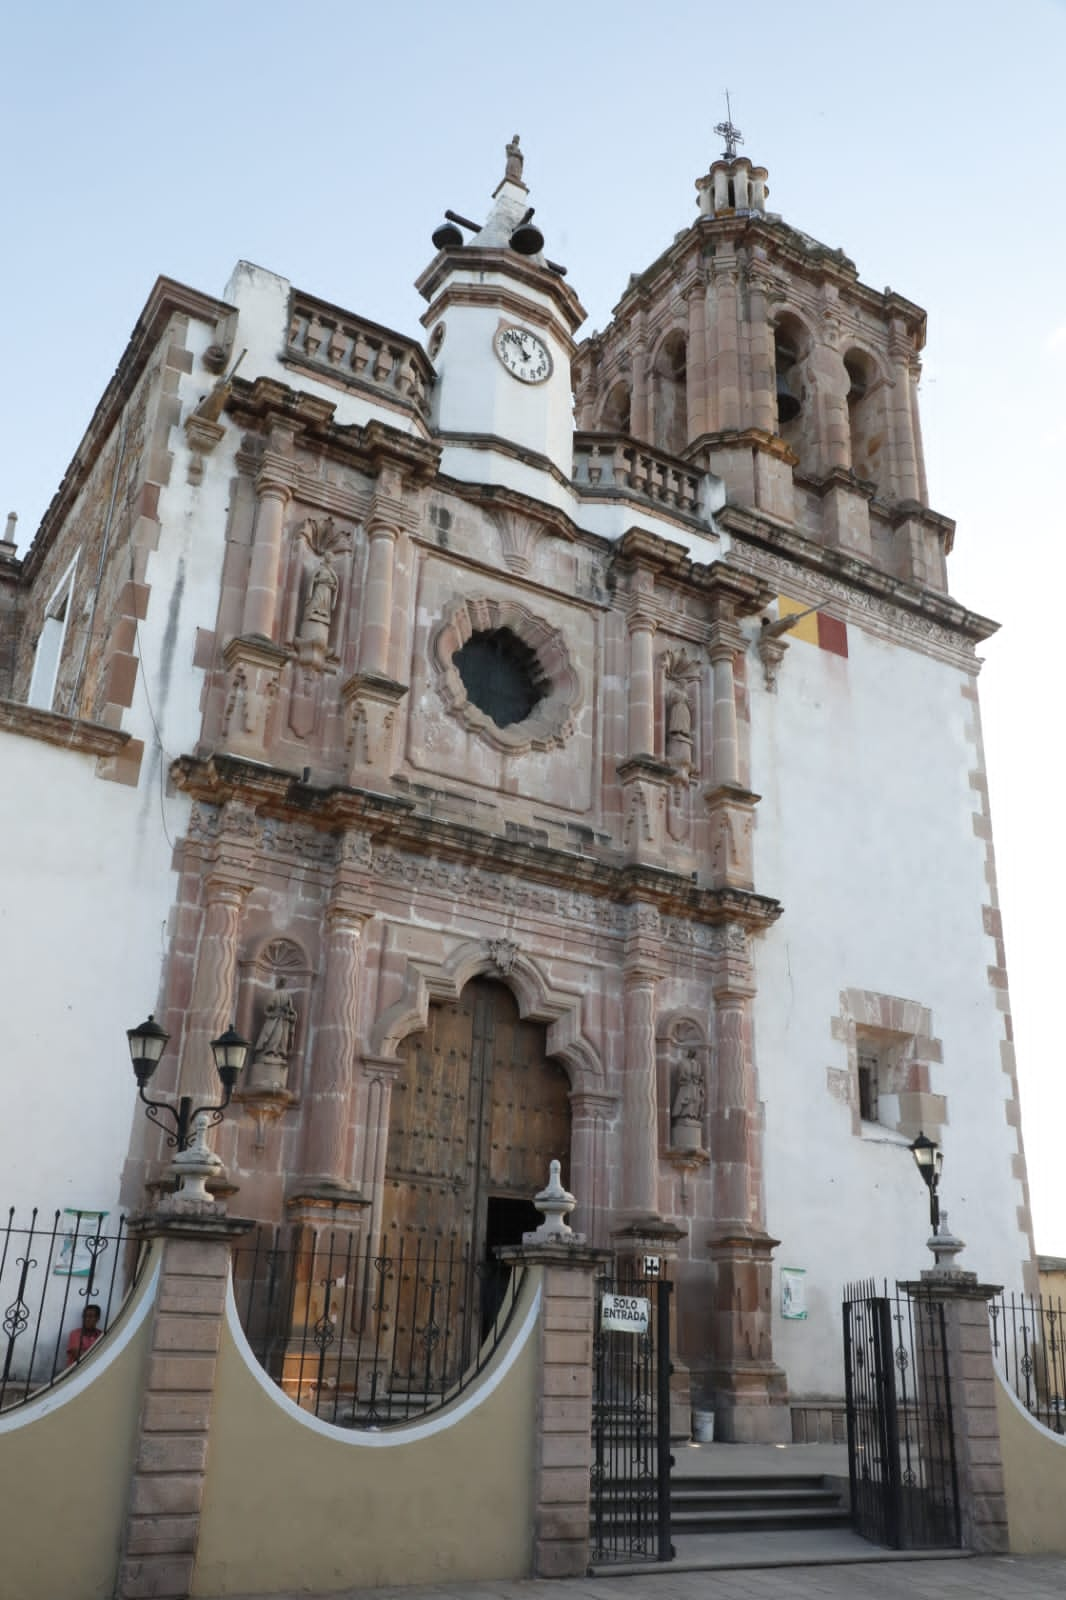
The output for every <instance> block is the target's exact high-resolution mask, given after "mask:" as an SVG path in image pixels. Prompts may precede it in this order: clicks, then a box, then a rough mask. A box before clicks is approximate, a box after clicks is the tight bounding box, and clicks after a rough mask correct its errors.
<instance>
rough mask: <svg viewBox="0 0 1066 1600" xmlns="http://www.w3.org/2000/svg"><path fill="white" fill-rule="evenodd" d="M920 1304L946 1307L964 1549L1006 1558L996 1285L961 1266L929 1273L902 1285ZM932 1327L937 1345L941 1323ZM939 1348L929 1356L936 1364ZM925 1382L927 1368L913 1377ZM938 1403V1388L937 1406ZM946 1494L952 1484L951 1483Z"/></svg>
mask: <svg viewBox="0 0 1066 1600" xmlns="http://www.w3.org/2000/svg"><path fill="white" fill-rule="evenodd" d="M900 1288H901V1289H905V1290H906V1291H907V1293H908V1294H909V1295H911V1296H912V1297H914V1298H915V1299H916V1300H917V1301H918V1302H919V1304H918V1305H917V1306H916V1308H915V1313H916V1315H921V1312H922V1307H923V1304H928V1303H932V1304H933V1305H939V1306H942V1307H943V1311H944V1337H945V1340H946V1346H947V1370H948V1382H949V1385H950V1390H951V1426H952V1433H953V1435H954V1444H955V1471H956V1477H957V1482H958V1491H959V1515H960V1521H961V1531H962V1544H963V1548H964V1549H966V1550H973V1551H976V1552H978V1553H979V1554H981V1555H1002V1554H1005V1553H1006V1551H1007V1550H1008V1549H1009V1539H1008V1529H1007V1499H1006V1491H1005V1488H1004V1482H1003V1456H1002V1451H1001V1448H1000V1437H999V1419H998V1415H997V1412H996V1372H995V1364H994V1360H993V1356H992V1339H991V1335H990V1333H989V1327H988V1302H989V1300H991V1299H993V1298H994V1297H995V1296H996V1295H997V1294H999V1293H1000V1288H999V1286H998V1285H995V1284H986V1283H978V1281H977V1274H976V1273H975V1272H964V1271H962V1270H961V1269H959V1268H958V1267H946V1268H934V1269H933V1270H931V1271H926V1272H923V1273H922V1274H921V1276H920V1278H919V1280H918V1282H916V1283H903V1284H900ZM927 1329H928V1330H929V1331H931V1333H932V1336H933V1338H934V1341H935V1342H936V1343H937V1344H938V1343H939V1319H935V1318H930V1319H929V1322H928V1324H927ZM938 1354H939V1351H938V1350H936V1349H934V1350H931V1351H930V1352H929V1357H930V1359H931V1360H933V1361H936V1358H937V1356H938ZM915 1378H916V1381H917V1382H918V1383H919V1384H920V1383H921V1382H922V1378H923V1374H922V1373H921V1371H919V1372H917V1373H916V1374H915ZM938 1398H939V1387H938V1390H937V1394H936V1396H935V1397H934V1404H935V1403H936V1400H937V1399H938ZM945 1492H948V1486H947V1485H945Z"/></svg>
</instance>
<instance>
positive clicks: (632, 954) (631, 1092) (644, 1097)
mask: <svg viewBox="0 0 1066 1600" xmlns="http://www.w3.org/2000/svg"><path fill="white" fill-rule="evenodd" d="M633 914H634V915H635V917H636V918H637V920H638V924H640V923H645V924H647V926H639V925H638V927H637V928H636V929H634V931H633V933H632V934H631V935H630V937H629V940H628V941H627V948H626V956H625V968H624V972H623V978H622V983H623V990H622V1033H623V1043H624V1050H625V1060H624V1063H623V1071H622V1192H621V1196H620V1207H619V1209H620V1211H621V1213H622V1215H623V1216H624V1217H625V1218H626V1220H627V1221H628V1222H634V1223H639V1224H644V1223H645V1222H651V1221H653V1220H655V1221H657V1220H658V1217H659V1106H658V1077H657V1071H656V1054H655V1016H656V993H655V991H656V988H657V985H658V982H659V978H660V976H661V967H660V964H659V959H658V944H659V938H658V930H657V924H658V920H659V919H658V913H657V912H656V911H655V909H654V908H653V907H650V906H637V907H635V908H634V911H633Z"/></svg>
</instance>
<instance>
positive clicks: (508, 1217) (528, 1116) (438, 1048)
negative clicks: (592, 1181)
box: [384, 978, 570, 1264]
mask: <svg viewBox="0 0 1066 1600" xmlns="http://www.w3.org/2000/svg"><path fill="white" fill-rule="evenodd" d="M401 1059H402V1061H403V1067H402V1070H401V1072H400V1075H399V1077H398V1079H397V1080H396V1082H395V1083H394V1085H393V1089H392V1114H391V1118H390V1123H389V1140H388V1153H387V1157H386V1172H385V1206H384V1227H385V1240H384V1245H385V1248H386V1249H387V1250H389V1251H393V1250H395V1249H396V1248H397V1247H398V1246H399V1244H400V1242H401V1240H402V1241H403V1243H404V1248H405V1251H407V1250H409V1249H411V1248H412V1247H413V1246H414V1245H415V1244H416V1243H417V1241H419V1240H421V1241H423V1243H424V1242H425V1241H427V1240H432V1239H437V1240H442V1241H443V1240H453V1239H454V1240H455V1241H456V1242H457V1244H458V1245H459V1246H460V1247H461V1248H462V1249H464V1250H468V1251H469V1252H470V1253H471V1255H472V1257H473V1259H474V1260H476V1261H480V1262H483V1263H486V1264H488V1263H491V1261H492V1260H493V1257H492V1250H493V1249H494V1247H495V1246H497V1245H502V1244H517V1243H519V1242H520V1241H521V1236H522V1233H523V1232H524V1231H526V1230H528V1229H531V1228H535V1227H536V1226H537V1225H538V1223H539V1221H540V1220H541V1219H540V1215H539V1213H538V1212H537V1211H536V1209H535V1207H534V1206H533V1204H532V1197H533V1195H534V1194H536V1193H537V1191H538V1190H540V1189H543V1187H544V1185H545V1184H546V1183H547V1181H548V1163H549V1162H550V1161H551V1160H552V1159H556V1160H558V1161H560V1162H561V1163H562V1169H563V1182H564V1183H566V1182H567V1180H568V1178H569V1165H570V1098H569V1083H568V1080H567V1076H566V1073H565V1072H564V1071H563V1069H562V1068H561V1067H560V1066H559V1065H557V1064H556V1063H555V1062H553V1061H550V1060H549V1059H548V1057H547V1054H546V1048H545V1029H544V1026H543V1024H541V1023H536V1022H524V1021H523V1020H522V1018H521V1017H520V1016H519V1014H518V1007H517V1005H516V1003H515V999H514V996H513V995H512V993H511V991H510V990H509V989H508V988H507V987H506V985H504V984H502V983H496V982H494V981H492V980H491V979H488V978H476V979H474V981H473V982H471V983H468V984H467V986H466V988H465V989H464V990H463V992H462V994H461V995H460V996H459V997H458V999H457V1000H450V1001H444V1002H442V1003H438V1004H434V1005H433V1006H431V1007H430V1013H429V1021H428V1025H427V1027H426V1029H425V1032H424V1033H419V1034H415V1035H412V1037H411V1038H409V1039H408V1040H407V1041H406V1042H405V1045H404V1047H403V1049H402V1050H401Z"/></svg>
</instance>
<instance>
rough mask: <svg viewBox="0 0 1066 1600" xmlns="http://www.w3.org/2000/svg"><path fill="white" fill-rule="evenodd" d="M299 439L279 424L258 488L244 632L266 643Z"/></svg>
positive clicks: (274, 611) (274, 609)
mask: <svg viewBox="0 0 1066 1600" xmlns="http://www.w3.org/2000/svg"><path fill="white" fill-rule="evenodd" d="M295 437H296V430H295V429H294V428H292V427H289V426H287V425H286V424H282V423H275V425H274V426H273V427H272V428H271V430H270V438H269V440H268V443H267V448H266V450H265V452H264V455H263V460H262V464H261V466H260V470H259V476H258V478H257V480H256V486H255V487H256V494H257V496H258V501H259V503H258V507H257V509H256V517H255V537H254V540H253V542H252V553H251V559H250V561H249V565H248V587H247V589H246V590H245V596H244V619H243V625H242V628H241V631H242V633H244V634H246V635H248V634H254V635H257V636H258V637H259V638H262V639H273V638H274V626H275V620H276V616H277V605H278V577H279V573H280V570H281V545H282V534H283V531H284V525H285V508H286V506H287V505H288V504H289V501H290V500H291V499H292V493H293V488H294V487H295V483H296V474H295V466H294V463H293V459H292V456H293V446H294V442H295Z"/></svg>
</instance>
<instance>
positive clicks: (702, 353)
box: [688, 280, 714, 439]
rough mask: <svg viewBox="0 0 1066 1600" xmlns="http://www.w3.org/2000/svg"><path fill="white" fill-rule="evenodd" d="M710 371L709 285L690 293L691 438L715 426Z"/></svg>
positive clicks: (689, 376)
mask: <svg viewBox="0 0 1066 1600" xmlns="http://www.w3.org/2000/svg"><path fill="white" fill-rule="evenodd" d="M709 391H710V380H709V374H708V371H707V285H706V282H704V281H702V280H701V281H700V282H698V283H695V284H693V286H692V288H691V289H690V290H689V294H688V433H689V438H690V439H698V438H699V437H700V435H701V434H704V433H710V431H711V428H712V427H713V425H714V424H713V419H712V417H711V403H710V393H709Z"/></svg>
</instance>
